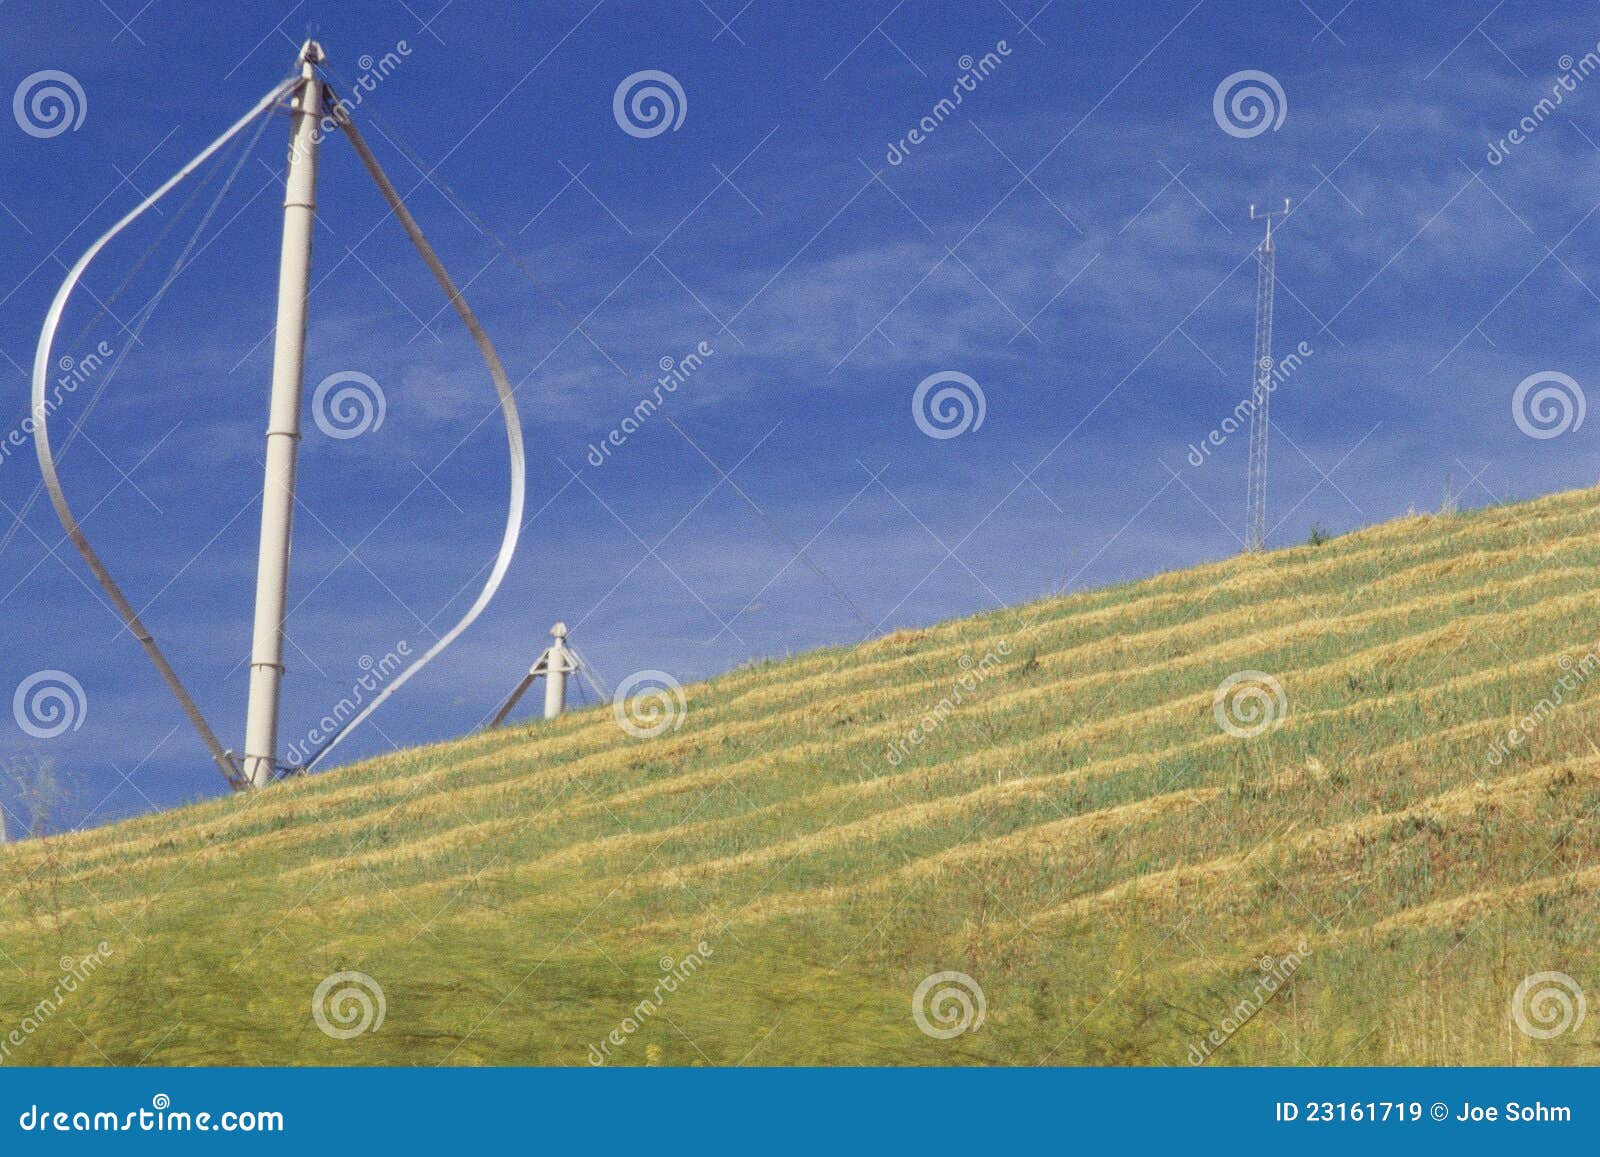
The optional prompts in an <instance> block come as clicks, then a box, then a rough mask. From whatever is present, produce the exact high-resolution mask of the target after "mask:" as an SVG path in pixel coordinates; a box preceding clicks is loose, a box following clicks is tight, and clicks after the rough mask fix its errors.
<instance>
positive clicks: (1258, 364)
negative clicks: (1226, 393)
mask: <svg viewBox="0 0 1600 1157" xmlns="http://www.w3.org/2000/svg"><path fill="white" fill-rule="evenodd" d="M1288 215H1289V198H1287V197H1285V198H1284V199H1283V208H1282V209H1268V210H1265V211H1258V210H1257V209H1256V207H1255V206H1254V205H1251V206H1250V220H1252V221H1265V222H1266V223H1267V235H1266V237H1265V238H1263V239H1262V242H1261V244H1260V246H1259V247H1258V248H1257V249H1256V334H1255V351H1254V355H1255V356H1254V357H1253V358H1252V359H1251V361H1250V380H1251V387H1250V402H1251V408H1250V465H1249V470H1248V477H1247V479H1246V493H1245V516H1244V517H1245V531H1244V547H1245V549H1246V550H1251V551H1255V550H1264V549H1266V545H1267V441H1268V436H1269V434H1270V433H1271V431H1272V419H1271V417H1270V416H1269V414H1268V404H1269V403H1270V402H1271V400H1272V301H1273V297H1274V296H1275V295H1276V291H1277V284H1278V283H1277V274H1276V272H1275V265H1276V259H1277V246H1276V244H1275V243H1274V241H1273V239H1272V222H1273V221H1274V219H1282V218H1284V217H1287V216H1288Z"/></svg>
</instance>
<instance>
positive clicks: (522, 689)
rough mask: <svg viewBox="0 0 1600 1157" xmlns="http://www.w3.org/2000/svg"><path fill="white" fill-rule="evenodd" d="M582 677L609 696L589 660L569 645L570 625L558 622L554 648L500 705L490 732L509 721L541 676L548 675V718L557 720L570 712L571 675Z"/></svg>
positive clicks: (548, 649) (544, 653) (552, 640)
mask: <svg viewBox="0 0 1600 1157" xmlns="http://www.w3.org/2000/svg"><path fill="white" fill-rule="evenodd" d="M574 674H577V675H582V676H583V677H584V678H585V679H586V680H588V683H589V686H590V687H591V688H592V689H593V690H594V693H595V694H596V695H598V696H600V698H602V699H604V698H605V697H606V692H605V689H604V688H603V687H601V686H600V683H599V681H598V680H597V679H596V678H595V675H594V670H593V668H591V667H590V666H589V663H588V661H587V660H585V659H584V657H583V656H582V655H580V654H578V651H577V649H576V648H575V647H572V646H570V645H569V644H568V643H567V624H566V623H562V622H558V623H556V624H555V626H553V627H551V628H550V645H549V646H548V647H546V648H545V649H544V650H543V651H542V652H540V654H539V657H538V658H537V659H535V660H534V661H533V666H531V667H529V668H528V673H527V674H526V675H524V676H523V677H522V681H521V682H520V683H518V684H517V685H516V686H515V687H514V688H512V690H511V694H510V695H508V696H506V701H505V702H504V703H502V704H500V709H499V710H498V711H496V712H495V714H494V718H493V719H491V720H490V721H489V728H488V729H489V730H490V731H493V730H494V729H495V728H497V727H499V726H500V725H501V724H502V723H504V722H505V719H506V716H507V715H510V714H511V709H512V708H513V707H515V706H516V705H517V702H518V700H520V699H521V698H522V696H523V695H524V694H526V692H527V690H528V688H529V687H532V686H533V681H534V680H535V679H537V678H539V676H541V675H543V676H544V717H545V718H546V719H554V718H556V717H557V716H559V715H560V714H561V713H562V712H563V711H565V710H566V709H567V676H568V675H574Z"/></svg>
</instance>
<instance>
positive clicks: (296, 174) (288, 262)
mask: <svg viewBox="0 0 1600 1157" xmlns="http://www.w3.org/2000/svg"><path fill="white" fill-rule="evenodd" d="M322 61H323V51H322V48H321V46H320V45H319V44H317V43H316V42H315V41H312V40H308V41H307V42H306V43H305V45H304V46H303V47H302V48H301V50H300V54H299V56H298V58H297V59H296V61H295V71H294V73H293V74H292V75H290V76H289V77H287V78H286V79H284V80H282V81H280V82H279V83H278V84H277V85H275V86H274V87H273V88H272V89H271V90H270V91H268V92H267V93H266V94H265V95H264V96H263V97H262V98H261V99H260V100H258V101H257V102H256V103H255V105H254V107H252V108H251V109H250V111H249V112H247V113H245V115H244V116H242V117H240V118H239V119H238V120H237V121H235V122H234V123H233V124H232V125H231V126H230V127H229V128H228V129H227V130H226V131H224V132H223V134H222V135H221V136H219V137H218V138H217V139H216V140H214V141H212V142H211V143H210V144H209V145H207V146H206V147H205V148H204V149H202V150H201V151H200V152H199V153H198V154H196V155H195V157H194V158H193V159H192V160H190V161H189V162H188V163H187V164H186V165H184V166H183V168H181V169H179V170H178V171H177V172H176V173H175V174H173V175H172V176H171V177H169V178H168V179H167V180H166V181H165V182H164V183H163V184H161V185H160V186H159V187H158V188H157V189H156V190H155V191H154V192H153V193H151V194H150V195H149V196H148V197H146V198H145V199H144V201H143V202H142V203H141V204H140V205H139V206H138V207H136V208H135V209H133V210H131V211H130V212H129V213H127V214H126V215H124V216H123V217H122V218H121V219H120V220H118V221H117V223H116V224H115V225H113V226H112V227H111V228H110V229H109V230H107V231H106V232H105V233H104V234H103V235H102V236H101V237H100V238H99V239H98V240H96V241H95V243H94V244H93V245H91V246H90V247H89V248H88V250H87V251H86V252H85V253H84V254H83V256H81V257H80V258H78V261H77V263H76V264H74V265H73V266H72V267H71V269H69V270H68V272H67V277H66V280H65V281H64V282H62V285H61V288H60V289H59V290H57V292H56V296H55V299H54V301H52V302H51V305H50V309H49V312H48V313H47V314H46V315H45V321H44V327H43V329H42V330H41V332H40V334H39V345H38V348H37V350H36V351H35V354H34V363H33V437H34V448H35V450H36V451H37V453H38V457H39V468H40V471H41V473H42V474H43V481H42V486H43V488H44V489H45V490H46V491H48V493H49V495H50V502H51V504H52V505H53V506H54V507H55V511H56V516H57V517H58V518H59V519H60V520H61V524H62V526H63V527H64V528H65V529H66V532H67V537H68V538H69V539H70V540H71V542H72V544H73V546H74V547H76V548H77V550H78V553H79V554H81V555H82V556H83V558H84V561H85V562H86V563H88V565H89V569H90V571H91V572H93V574H94V577H95V578H96V580H98V581H99V583H100V585H101V586H102V587H103V588H104V589H105V591H106V594H107V595H108V596H109V598H110V600H111V603H112V606H113V607H114V608H115V609H116V611H117V614H118V615H119V616H120V617H121V618H122V621H123V622H124V623H125V624H126V625H127V627H128V630H129V632H130V633H131V634H132V635H133V637H134V638H135V639H137V640H138V641H139V643H140V644H141V645H142V646H143V647H144V649H145V652H146V653H147V654H148V655H149V657H150V660H151V662H152V663H154V664H155V666H156V669H157V670H158V671H159V672H160V673H161V677H162V678H163V680H165V681H166V684H167V687H168V689H169V690H171V692H172V693H173V695H174V696H175V697H176V698H177V700H178V702H179V705H180V706H181V707H182V708H183V711H184V714H185V715H187V716H188V718H189V722H190V723H191V724H192V725H193V726H194V728H195V731H196V732H197V733H198V734H199V736H200V738H201V740H202V742H204V744H205V745H206V748H207V750H208V751H210V753H211V757H212V759H213V760H214V761H215V762H216V764H217V767H218V768H219V769H220V770H221V771H222V774H223V775H224V776H225V777H226V778H227V780H228V782H229V783H230V784H231V785H232V786H234V787H236V788H242V787H256V788H259V787H264V786H265V785H267V784H268V783H270V782H272V780H273V779H274V778H276V777H277V776H278V775H279V774H280V773H283V772H285V771H287V770H291V769H286V768H284V767H282V766H280V765H279V763H278V716H279V692H280V690H281V688H282V681H283V629H284V615H285V607H286V603H287V594H288V583H289V548H290V536H291V530H292V527H293V522H294V505H295V472H296V457H297V452H298V449H299V443H300V400H301V394H302V391H303V385H304V381H303V379H304V370H305V344H306V311H307V302H308V298H309V292H310V280H311V234H312V229H313V226H314V224H315V221H316V203H317V150H318V146H319V144H320V142H321V137H322V135H323V133H325V132H331V131H332V130H333V129H335V128H337V129H339V130H342V131H343V132H344V134H345V136H346V137H348V138H349V140H350V144H351V145H352V147H354V149H355V151H356V154H357V156H359V157H360V159H361V163H362V165H363V166H364V167H365V168H366V170H367V173H368V175H369V176H371V178H372V180H373V182H374V183H375V184H376V185H377V187H378V191H379V192H380V193H381V194H382V195H383V198H384V200H385V202H387V204H388V206H389V210H390V213H391V214H392V215H393V216H394V218H395V220H396V221H398V222H399V223H400V226H401V228H402V229H404V230H405V232H406V236H407V237H409V238H410V240H411V243H412V245H413V246H414V247H415V248H416V250H417V252H418V253H419V254H420V255H421V257H422V260H423V262H424V264H426V265H427V267H428V270H429V272H430V273H432V274H433V277H434V280H435V281H437V282H438V284H439V287H440V288H441V289H442V290H443V291H444V293H445V296H446V297H447V298H448V299H449V302H450V304H451V306H453V307H454V309H455V311H456V313H457V315H458V316H459V317H460V318H461V320H462V322H463V323H464V324H465V325H466V327H467V330H468V332H469V333H470V334H471V335H472V339H473V342H474V343H475V344H476V345H477V347H478V352H479V353H480V354H481V355H482V357H483V360H484V364H485V365H486V366H487V367H488V370H489V377H490V379H491V380H492V381H493V383H494V387H495V393H496V395H497V397H498V400H499V410H500V414H501V418H502V420H503V421H504V423H505V428H506V445H507V451H508V457H509V459H510V468H511V471H510V488H509V498H508V503H507V510H506V524H505V529H504V531H503V532H502V535H501V540H500V549H499V552H498V553H497V554H496V555H495V558H494V561H493V564H492V565H491V567H490V569H489V575H488V577H487V579H486V580H485V581H484V584H483V587H482V589H481V590H480V591H479V593H478V597H477V598H476V599H475V600H474V601H473V603H472V605H471V606H470V607H469V608H467V611H466V613H465V614H463V615H462V617H461V618H460V619H459V620H458V621H457V622H456V623H455V624H454V625H453V626H452V627H451V628H450V629H449V630H447V631H446V632H445V633H444V634H442V635H440V636H439V637H438V639H436V640H435V641H434V643H433V644H432V645H431V646H430V647H429V648H428V649H427V650H426V651H424V652H423V653H422V654H421V655H419V656H418V657H417V658H416V659H415V660H413V661H412V663H411V665H410V666H408V667H406V668H405V669H404V670H402V671H401V672H400V673H399V674H397V675H396V676H395V677H394V678H393V679H392V680H390V681H389V683H388V684H387V685H386V686H384V688H383V689H382V691H380V692H379V693H378V694H377V695H375V696H374V697H373V698H372V699H370V700H369V701H368V702H367V703H366V705H365V706H364V707H363V708H362V709H361V710H360V711H358V712H356V713H355V714H354V715H352V716H351V717H350V718H349V719H347V720H346V721H345V722H344V723H343V725H342V726H341V727H339V728H338V729H337V730H336V731H334V732H333V734H332V735H330V736H328V737H327V738H326V739H325V740H324V741H323V743H322V746H321V747H319V748H317V749H316V751H314V752H313V753H312V754H311V756H310V757H309V758H308V759H307V760H306V762H305V763H304V764H303V765H301V767H300V770H310V769H311V768H312V767H314V766H315V765H316V764H317V763H318V761H320V760H321V759H322V758H323V757H324V756H326V755H327V754H328V753H329V752H330V751H332V750H333V748H334V747H335V746H336V745H337V744H338V743H340V742H341V741H343V740H344V738H345V737H346V736H348V735H349V734H350V733H351V731H353V730H354V729H355V728H356V727H358V726H360V724H361V723H362V722H363V721H365V720H366V718H367V717H368V716H370V715H371V714H372V712H373V711H375V710H377V708H378V707H379V706H380V705H381V704H382V703H383V702H384V700H386V699H387V698H388V697H389V696H390V695H392V694H393V693H394V692H395V691H397V690H399V689H400V687H401V686H403V685H404V684H405V683H406V682H407V681H408V680H409V679H410V678H411V677H412V676H413V675H415V674H416V673H417V672H418V671H420V670H421V669H422V668H423V666H424V665H425V664H426V663H428V662H429V660H431V659H433V658H434V656H436V655H438V654H439V652H441V651H443V650H444V649H445V648H446V647H448V646H449V645H450V644H451V643H453V642H454V641H455V640H456V638H457V637H458V636H459V635H460V634H461V633H462V632H463V631H465V630H466V629H467V627H469V626H470V625H471V624H472V622H473V621H474V620H475V619H476V618H477V617H478V616H479V615H480V614H481V613H482V612H483V609H484V608H485V607H486V606H488V604H489V600H490V599H492V598H493V597H494V594H495V592H496V591H497V590H499V588H500V584H501V582H502V581H503V580H504V579H505V575H506V571H507V569H509V567H510V565H511V559H512V556H513V555H514V554H515V553H516V547H517V536H518V532H519V531H520V529H521V526H522V512H523V501H524V495H525V487H526V481H525V474H526V466H525V462H524V454H523V446H522V427H521V423H520V421H519V419H518V415H517V407H516V400H515V397H514V395H513V392H512V388H511V383H510V380H509V379H508V378H507V376H506V372H505V367H504V366H503V365H502V364H501V362H500V358H499V355H498V354H496V353H495V349H494V345H493V344H492V343H491V342H490V341H489V337H488V335H487V334H486V333H485V332H484V330H483V327H482V325H480V324H479V322H478V319H477V316H476V315H475V314H474V313H473V312H472V309H471V307H470V306H468V305H467V303H466V300H465V299H464V298H463V297H462V295H461V291H460V290H459V289H458V288H457V287H456V284H455V282H454V281H453V280H452V279H451V277H450V275H449V273H447V272H446V271H445V268H444V266H443V264H441V263H440V261H439V257H438V255H437V254H436V253H434V251H433V247H432V246H431V245H429V244H428V240H427V238H426V237H424V236H423V234H422V230H421V228H420V227H419V226H418V225H417V222H416V220H415V218H413V217H412V216H411V213H410V210H409V209H407V207H406V204H405V200H404V198H402V197H401V196H400V194H399V192H398V191H396V189H395V187H394V184H393V183H392V182H391V181H390V180H389V178H388V175H387V174H385V173H384V171H383V167H382V166H381V165H380V164H379V163H378V160H377V158H376V157H375V156H374V155H373V153H372V150H371V149H370V148H369V147H368V146H367V143H366V141H365V139H364V138H363V137H362V136H361V133H360V132H359V131H358V130H357V129H356V126H355V123H354V122H353V120H352V119H351V111H352V109H353V107H354V106H353V105H352V104H351V103H350V102H348V101H344V100H340V99H339V98H338V96H337V95H336V94H335V93H334V91H333V89H332V88H331V87H330V86H329V85H328V84H327V83H326V82H325V81H324V80H322V79H321V78H320V76H319V74H318V67H317V66H318V65H320V64H321V63H322ZM285 100H287V101H288V102H289V105H288V111H289V113H290V116H291V122H290V137H291V147H290V151H289V168H288V173H287V177H286V180H285V195H284V202H283V245H282V249H281V253H280V263H279V269H278V307H277V328H276V331H275V336H274V345H273V358H272V392H271V401H270V403H269V407H268V421H267V455H266V480H265V486H264V488H263V492H262V501H261V540H260V549H259V553H258V556H257V562H258V566H257V574H256V600H255V620H254V630H253V633H252V637H251V648H250V698H249V706H248V710H247V713H246V719H245V743H244V758H243V760H242V761H241V760H239V759H238V758H237V757H235V755H234V753H233V752H232V751H231V750H228V749H226V748H224V747H223V746H222V744H221V742H220V741H219V740H218V739H217V736H216V733H215V732H214V731H213V730H212V729H211V727H210V725H209V724H208V723H207V722H206V720H205V717H204V716H203V715H202V714H201V712H200V708H199V707H198V705H197V704H196V703H195V701H194V699H193V698H192V697H191V696H190V694H189V692H188V690H187V689H186V688H185V687H184V685H183V682H182V680H180V679H179V678H178V675H177V673H176V672H175V671H174V670H173V668H172V665H171V664H170V663H169V662H168V661H167V657H166V655H165V654H164V653H163V651H162V650H161V648H160V647H159V646H158V645H157V644H156V641H155V638H154V636H152V635H151V633H150V631H149V630H148V629H147V628H146V627H145V625H144V623H143V622H141V621H140V617H139V614H138V612H137V611H136V610H135V609H134V607H133V604H132V603H131V602H130V601H129V600H128V598H127V596H126V595H125V594H124V593H123V591H122V589H121V588H120V587H119V586H118V585H117V583H116V581H115V580H114V579H113V578H112V577H111V574H110V572H109V571H108V570H107V569H106V566H105V563H104V562H103V561H101V558H100V556H99V554H97V553H96V552H95V550H94V548H93V547H91V546H90V545H89V540H88V538H87V537H86V536H85V534H84V532H83V527H82V525H81V524H80V523H79V521H78V519H77V517H76V516H75V515H74V514H73V512H72V508H71V506H70V505H69V504H68V502H67V499H66V495H65V494H64V493H63V492H62V488H61V479H60V477H59V475H58V473H57V469H56V452H55V450H54V449H53V447H52V445H51V441H50V415H51V413H52V412H53V410H54V408H55V405H56V402H57V400H58V399H56V398H55V397H54V396H52V394H51V392H50V376H51V373H52V368H53V366H54V364H55V363H54V358H53V356H52V352H51V350H52V346H53V345H54V342H55V337H56V330H57V328H58V327H59V326H60V323H61V316H62V313H63V312H64V311H65V309H66V306H67V302H68V299H69V298H70V297H71V296H72V292H73V290H74V289H75V288H76V287H77V285H78V283H79V281H80V280H81V279H82V277H83V274H84V271H85V270H86V269H87V268H88V266H89V263H90V262H92V261H93V260H94V259H95V257H96V256H98V255H99V253H100V251H101V250H102V249H104V248H105V246H106V245H107V244H108V243H109V242H110V241H111V240H112V239H113V238H114V237H116V236H117V235H118V234H119V233H121V232H122V231H123V230H124V229H126V228H127V227H128V226H129V225H131V224H132V223H133V222H134V221H135V220H137V219H138V218H139V217H141V216H143V215H144V213H145V212H147V211H148V210H149V209H151V208H152V207H154V206H155V204H156V203H157V202H158V201H160V200H161V199H162V198H163V197H165V196H166V195H167V194H168V193H170V192H171V191H172V190H173V189H174V188H175V187H177V185H178V184H180V183H181V182H182V181H183V180H184V178H186V177H188V176H189V175H190V174H191V173H193V172H194V171H195V170H196V169H198V168H199V167H200V166H201V165H203V164H204V163H205V162H206V161H207V160H209V159H210V158H211V157H212V156H214V155H215V154H216V153H217V152H218V151H219V150H220V149H221V148H222V147H223V146H224V145H226V144H227V143H228V142H229V141H231V140H232V139H233V138H234V137H236V136H238V135H239V134H240V133H241V132H242V131H243V130H244V129H245V128H246V127H248V126H250V125H251V124H254V123H256V122H257V121H258V120H259V119H260V118H262V117H264V116H267V115H270V114H271V113H272V112H273V111H274V110H276V109H278V108H279V107H280V102H282V101H285ZM258 135H259V132H258ZM252 143H253V142H252ZM246 147H247V148H248V146H246ZM240 159H241V161H242V159H243V158H242V157H241V158H240ZM236 173H237V166H236V167H235V174H236ZM231 182H232V177H230V178H229V179H228V181H226V182H224V183H223V186H222V191H221V192H219V193H218V195H217V196H218V201H219V202H220V199H221V196H222V194H223V193H225V192H226V191H227V188H228V185H229V184H231ZM214 208H215V206H213V209H214ZM209 220H210V214H207V216H206V218H205V219H203V220H202V221H201V223H200V228H201V229H202V230H203V229H204V228H205V226H206V224H207V222H208V221H209ZM198 236H199V232H198V231H197V232H196V236H195V239H194V240H197V239H198ZM194 240H191V241H190V243H189V244H190V247H192V246H193V244H194ZM189 253H190V249H189V248H186V249H185V250H184V252H183V254H182V255H180V257H179V259H178V263H177V264H176V265H174V267H173V271H172V273H170V274H169V275H168V278H167V281H166V284H164V285H163V286H162V288H161V290H160V291H158V292H157V293H156V295H155V296H154V297H153V298H152V300H151V303H150V305H149V306H148V307H147V309H153V307H154V304H155V302H156V301H158V300H159V299H160V297H161V294H162V293H164V292H165V291H166V288H167V287H168V286H170V285H171V283H172V280H173V279H174V278H176V277H177V275H178V274H179V273H180V272H181V271H182V270H183V269H184V268H186V261H187V258H188V256H189ZM141 264H142V262H141ZM135 270H137V266H136V267H135ZM129 276H130V278H131V276H132V275H131V274H130V275H129ZM124 284H126V282H124ZM119 292H120V290H119ZM146 317H148V315H146ZM140 324H141V326H142V325H143V322H142V321H141V323H140ZM108 377H109V375H108ZM104 384H105V383H104V382H102V386H103V385H104ZM69 441H70V438H69Z"/></svg>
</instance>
